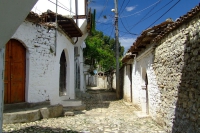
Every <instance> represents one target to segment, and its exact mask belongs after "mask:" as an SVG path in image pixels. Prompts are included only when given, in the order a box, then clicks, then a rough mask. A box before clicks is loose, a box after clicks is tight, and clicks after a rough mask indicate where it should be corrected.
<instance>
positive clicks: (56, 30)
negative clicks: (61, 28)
mask: <svg viewBox="0 0 200 133" xmlns="http://www.w3.org/2000/svg"><path fill="white" fill-rule="evenodd" d="M57 14H58V0H56V21H55V22H56V29H55V55H56V49H57V34H58V33H57V32H58V17H57Z"/></svg>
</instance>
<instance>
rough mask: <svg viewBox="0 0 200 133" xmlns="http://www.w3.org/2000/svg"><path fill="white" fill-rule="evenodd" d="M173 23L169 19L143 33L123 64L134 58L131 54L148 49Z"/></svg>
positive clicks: (130, 49) (123, 60)
mask: <svg viewBox="0 0 200 133" xmlns="http://www.w3.org/2000/svg"><path fill="white" fill-rule="evenodd" d="M171 23H173V21H172V20H171V19H167V20H166V21H165V22H163V23H161V24H159V25H156V26H154V27H152V28H149V29H147V30H145V31H143V32H142V34H141V35H140V36H139V37H137V39H136V40H135V42H134V43H133V45H132V46H131V47H130V48H129V50H128V52H127V53H128V54H126V56H125V57H124V58H123V59H122V62H126V61H128V60H129V59H131V58H132V57H133V56H132V55H131V54H137V53H138V52H139V51H141V50H142V49H143V48H146V45H148V44H150V43H151V41H152V40H153V39H154V38H155V37H156V36H157V35H158V34H160V33H161V32H162V31H163V29H165V28H166V27H167V26H169V24H171ZM130 53H131V54H130Z"/></svg>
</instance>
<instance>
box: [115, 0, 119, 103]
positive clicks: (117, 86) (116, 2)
mask: <svg viewBox="0 0 200 133" xmlns="http://www.w3.org/2000/svg"><path fill="white" fill-rule="evenodd" d="M114 2H115V44H116V95H117V98H118V99H119V98H120V90H119V31H118V0H114Z"/></svg>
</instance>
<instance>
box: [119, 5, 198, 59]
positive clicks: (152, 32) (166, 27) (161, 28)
mask: <svg viewBox="0 0 200 133" xmlns="http://www.w3.org/2000/svg"><path fill="white" fill-rule="evenodd" d="M199 11H200V4H199V5H197V6H196V7H195V8H193V9H191V10H190V11H189V12H188V13H187V14H185V15H183V16H182V17H180V18H178V19H177V20H176V21H175V22H173V21H171V19H168V20H166V21H165V22H163V23H161V24H159V25H156V26H154V27H152V28H149V29H147V30H145V31H143V32H142V34H141V35H140V36H139V37H138V38H137V39H136V41H135V42H134V43H133V45H132V46H131V47H130V48H129V50H128V52H127V53H128V54H126V55H125V56H124V57H123V59H122V62H126V61H128V60H129V59H131V58H133V57H132V56H131V54H137V53H138V52H139V51H141V49H142V48H145V46H146V45H148V44H150V42H157V41H159V40H161V39H162V38H163V37H164V36H165V35H167V34H168V33H169V32H171V31H172V30H174V29H176V28H178V27H179V26H180V25H182V24H183V23H185V22H187V21H189V20H190V19H191V18H192V17H193V16H195V15H196V14H198V13H199ZM130 53H131V54H130Z"/></svg>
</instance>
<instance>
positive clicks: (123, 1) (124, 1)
mask: <svg viewBox="0 0 200 133" xmlns="http://www.w3.org/2000/svg"><path fill="white" fill-rule="evenodd" d="M124 2H125V0H123V3H122V5H121V7H120V9H119V12H120V11H121V9H122V7H123V5H124Z"/></svg>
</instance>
